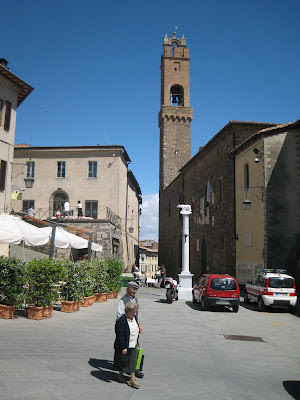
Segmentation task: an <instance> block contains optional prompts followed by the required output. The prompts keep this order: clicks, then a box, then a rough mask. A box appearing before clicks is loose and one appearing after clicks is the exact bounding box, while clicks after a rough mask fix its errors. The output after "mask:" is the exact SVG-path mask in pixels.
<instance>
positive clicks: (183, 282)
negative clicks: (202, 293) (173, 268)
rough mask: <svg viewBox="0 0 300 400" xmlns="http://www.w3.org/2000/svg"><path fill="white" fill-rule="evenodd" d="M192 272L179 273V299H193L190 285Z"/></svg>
mask: <svg viewBox="0 0 300 400" xmlns="http://www.w3.org/2000/svg"><path fill="white" fill-rule="evenodd" d="M193 276H194V275H193V274H190V273H189V272H188V273H186V272H185V273H183V274H179V290H178V299H179V300H188V301H192V300H193V294H192V287H193V282H192V279H193Z"/></svg>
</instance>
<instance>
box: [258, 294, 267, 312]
mask: <svg viewBox="0 0 300 400" xmlns="http://www.w3.org/2000/svg"><path fill="white" fill-rule="evenodd" d="M257 307H258V311H260V312H262V311H266V306H265V303H264V301H263V299H262V298H261V297H259V299H258V304H257Z"/></svg>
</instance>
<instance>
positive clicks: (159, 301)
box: [154, 299, 167, 303]
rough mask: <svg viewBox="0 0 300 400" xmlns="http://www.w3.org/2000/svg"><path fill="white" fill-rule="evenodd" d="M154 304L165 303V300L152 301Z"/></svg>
mask: <svg viewBox="0 0 300 400" xmlns="http://www.w3.org/2000/svg"><path fill="white" fill-rule="evenodd" d="M154 303H167V299H158V300H154Z"/></svg>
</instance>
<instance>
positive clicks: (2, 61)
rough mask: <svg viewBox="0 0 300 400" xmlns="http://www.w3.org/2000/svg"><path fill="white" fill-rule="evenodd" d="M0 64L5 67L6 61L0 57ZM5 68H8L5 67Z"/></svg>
mask: <svg viewBox="0 0 300 400" xmlns="http://www.w3.org/2000/svg"><path fill="white" fill-rule="evenodd" d="M0 64H1V65H2V66H3V67H5V68H7V64H8V61H7V60H5V58H0ZM7 69H8V68H7Z"/></svg>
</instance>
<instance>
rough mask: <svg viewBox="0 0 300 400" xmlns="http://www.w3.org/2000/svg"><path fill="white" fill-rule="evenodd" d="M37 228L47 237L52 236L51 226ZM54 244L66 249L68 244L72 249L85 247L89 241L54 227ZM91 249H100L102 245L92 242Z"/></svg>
mask: <svg viewBox="0 0 300 400" xmlns="http://www.w3.org/2000/svg"><path fill="white" fill-rule="evenodd" d="M39 230H40V231H43V232H45V233H46V234H47V235H48V237H51V236H52V228H51V226H47V227H45V228H39ZM54 244H55V246H56V247H59V248H61V249H66V248H68V247H69V246H70V247H72V248H73V249H87V248H88V245H89V242H88V240H86V239H83V238H81V237H79V236H76V235H74V234H73V233H70V232H68V231H66V230H65V229H62V228H59V227H56V231H55V241H54ZM92 250H93V251H102V246H101V245H99V244H96V243H94V242H92Z"/></svg>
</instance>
